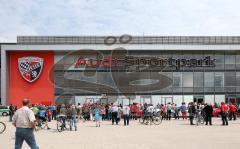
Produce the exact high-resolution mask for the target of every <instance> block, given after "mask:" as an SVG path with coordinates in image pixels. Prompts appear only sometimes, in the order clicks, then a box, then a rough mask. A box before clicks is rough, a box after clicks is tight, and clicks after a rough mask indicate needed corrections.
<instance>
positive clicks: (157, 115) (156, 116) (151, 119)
mask: <svg viewBox="0 0 240 149" xmlns="http://www.w3.org/2000/svg"><path fill="white" fill-rule="evenodd" d="M139 121H140V123H142V124H146V125H148V124H149V123H150V124H151V123H153V124H155V125H159V124H161V123H162V115H161V112H160V111H156V110H155V111H154V112H153V113H149V112H144V113H143V114H142V118H140V119H139Z"/></svg>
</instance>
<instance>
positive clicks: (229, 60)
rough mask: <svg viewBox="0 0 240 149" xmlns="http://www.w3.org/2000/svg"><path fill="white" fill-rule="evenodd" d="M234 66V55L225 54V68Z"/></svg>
mask: <svg viewBox="0 0 240 149" xmlns="http://www.w3.org/2000/svg"><path fill="white" fill-rule="evenodd" d="M234 68H235V55H225V69H234Z"/></svg>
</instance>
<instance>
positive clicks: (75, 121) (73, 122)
mask: <svg viewBox="0 0 240 149" xmlns="http://www.w3.org/2000/svg"><path fill="white" fill-rule="evenodd" d="M76 123H77V120H76V115H73V116H72V119H71V121H70V125H71V127H70V128H71V130H72V127H74V128H75V130H77V124H76Z"/></svg>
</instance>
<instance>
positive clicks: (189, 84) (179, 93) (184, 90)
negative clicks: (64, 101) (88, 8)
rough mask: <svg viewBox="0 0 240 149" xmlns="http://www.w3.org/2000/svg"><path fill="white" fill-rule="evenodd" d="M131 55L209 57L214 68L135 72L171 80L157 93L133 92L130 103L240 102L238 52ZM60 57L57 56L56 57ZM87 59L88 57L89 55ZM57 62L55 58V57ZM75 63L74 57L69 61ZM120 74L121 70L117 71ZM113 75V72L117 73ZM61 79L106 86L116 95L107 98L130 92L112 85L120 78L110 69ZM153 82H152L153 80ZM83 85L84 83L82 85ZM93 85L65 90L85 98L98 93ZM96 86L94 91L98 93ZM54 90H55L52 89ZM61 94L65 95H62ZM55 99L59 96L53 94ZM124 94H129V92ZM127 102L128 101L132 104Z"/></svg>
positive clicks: (69, 72)
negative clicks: (231, 99) (92, 75)
mask: <svg viewBox="0 0 240 149" xmlns="http://www.w3.org/2000/svg"><path fill="white" fill-rule="evenodd" d="M128 54H129V55H131V56H146V57H156V56H157V57H161V58H175V59H180V58H181V59H187V60H190V61H191V60H192V63H193V64H194V63H198V62H197V61H196V62H195V61H194V59H203V58H205V57H208V56H210V57H211V58H212V59H215V61H214V65H215V66H214V67H195V66H197V64H194V66H192V67H191V66H188V67H187V66H182V67H180V68H178V69H177V68H176V67H166V68H164V69H162V70H155V69H149V70H147V71H144V73H143V72H137V73H136V78H138V79H141V78H142V76H144V79H152V78H151V76H152V75H151V74H152V73H155V72H156V71H157V73H159V74H161V75H164V76H167V77H168V78H170V79H171V80H172V83H171V84H170V85H169V86H167V87H165V88H163V89H159V90H152V91H151V92H149V91H148V92H144V91H141V92H136V93H133V94H136V95H137V96H136V98H135V99H132V101H136V102H138V103H140V102H143V100H145V102H152V103H154V104H157V103H165V102H167V101H171V102H175V103H177V104H180V103H181V102H183V101H184V102H187V103H188V102H190V101H193V100H195V99H202V100H204V101H205V102H209V103H214V102H217V103H219V102H221V101H228V99H229V98H235V99H236V100H240V96H239V95H240V51H227V49H226V50H225V51H184V50H183V51H147V50H146V51H138V50H134V51H129V53H128ZM57 55H61V53H59V54H57ZM104 55H105V56H110V54H109V53H104ZM90 57H91V56H90ZM55 59H59V58H55ZM73 59H74V60H76V59H77V58H76V57H75V58H73ZM63 65H64V66H66V65H69V64H68V63H65V64H64V63H63ZM117 71H118V72H119V74H121V72H122V71H124V70H121V69H118V70H117ZM118 72H114V73H116V74H117V73H118ZM55 73H56V76H57V74H58V73H61V70H56V71H55ZM65 73H66V74H65V77H67V78H72V79H73V78H74V79H78V80H85V81H89V82H93V83H99V84H104V85H108V86H110V87H111V88H113V90H116V92H108V91H107V92H106V94H108V96H122V95H124V91H127V90H130V91H131V89H130V86H129V84H128V85H126V86H121V88H122V90H121V89H119V87H118V86H116V84H117V83H121V82H122V81H126V80H123V79H122V78H121V75H119V77H118V78H113V77H112V74H111V73H110V69H98V70H97V72H96V74H95V75H94V77H89V76H88V77H86V76H84V74H83V71H82V70H74V69H69V68H68V70H65ZM153 82H154V81H153ZM83 85H84V84H83ZM94 87H96V86H94V85H89V86H88V85H86V86H85V89H81V90H77V91H76V90H67V89H65V90H66V91H68V92H69V93H71V94H72V95H74V96H78V97H77V98H79V100H80V96H82V97H84V96H89V95H93V94H96V96H97V95H98V96H99V95H100V94H99V92H98V93H94V92H93V91H92V90H91V89H90V88H94ZM98 89H99V88H98V87H97V88H96V89H95V90H98ZM56 91H57V87H56ZM66 91H65V92H66ZM55 94H56V96H57V95H59V94H60V93H58V92H56V93H55ZM128 94H131V92H129V93H128ZM143 95H151V98H144V99H142V98H141V97H142V96H143ZM132 101H131V102H132ZM114 102H118V103H122V104H126V103H128V98H124V97H123V98H118V99H117V101H115V100H114Z"/></svg>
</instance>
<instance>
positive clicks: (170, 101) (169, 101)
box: [162, 96, 173, 105]
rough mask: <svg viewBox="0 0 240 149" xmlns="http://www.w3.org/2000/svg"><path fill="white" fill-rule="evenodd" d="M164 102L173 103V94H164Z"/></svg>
mask: <svg viewBox="0 0 240 149" xmlns="http://www.w3.org/2000/svg"><path fill="white" fill-rule="evenodd" d="M162 101H163V104H165V105H167V104H168V103H173V97H172V96H162Z"/></svg>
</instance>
